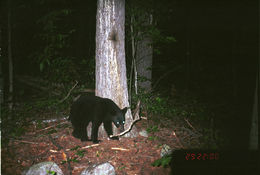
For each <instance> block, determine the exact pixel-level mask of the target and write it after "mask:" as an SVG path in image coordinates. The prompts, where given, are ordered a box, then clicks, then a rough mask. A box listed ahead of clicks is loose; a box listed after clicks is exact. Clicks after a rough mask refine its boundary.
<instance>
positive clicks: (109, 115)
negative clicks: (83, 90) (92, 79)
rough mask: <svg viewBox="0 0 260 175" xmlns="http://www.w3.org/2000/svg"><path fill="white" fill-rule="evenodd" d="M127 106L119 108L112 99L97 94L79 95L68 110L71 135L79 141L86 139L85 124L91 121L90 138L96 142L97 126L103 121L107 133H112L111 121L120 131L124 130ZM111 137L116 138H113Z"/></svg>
mask: <svg viewBox="0 0 260 175" xmlns="http://www.w3.org/2000/svg"><path fill="white" fill-rule="evenodd" d="M126 111H127V108H124V109H122V110H121V109H120V108H119V107H118V106H117V105H116V104H115V103H114V102H113V101H112V100H110V99H107V98H101V97H97V96H81V97H80V98H79V99H78V100H76V101H75V102H74V103H73V104H72V106H71V111H70V117H69V120H70V121H71V123H72V126H73V128H74V131H73V133H72V135H73V136H74V137H76V138H80V139H81V141H88V140H89V139H88V134H87V130H86V128H87V126H88V124H89V122H92V130H91V140H92V141H93V143H98V142H99V141H98V128H99V126H100V125H101V124H102V123H104V127H105V130H106V132H107V135H108V136H109V135H112V134H113V130H112V122H113V123H114V124H115V126H116V127H117V128H119V127H120V131H121V132H122V131H124V123H125V113H126ZM113 139H118V138H117V137H116V138H113Z"/></svg>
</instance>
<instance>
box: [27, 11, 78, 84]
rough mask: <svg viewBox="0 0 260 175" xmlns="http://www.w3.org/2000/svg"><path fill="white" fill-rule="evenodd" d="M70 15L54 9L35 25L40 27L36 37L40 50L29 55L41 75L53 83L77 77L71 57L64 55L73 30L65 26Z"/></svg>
mask: <svg viewBox="0 0 260 175" xmlns="http://www.w3.org/2000/svg"><path fill="white" fill-rule="evenodd" d="M70 14H71V10H70V9H55V10H52V11H48V12H46V14H45V15H43V16H42V17H41V18H40V19H38V20H37V24H38V25H39V26H41V32H40V33H39V34H37V35H36V37H37V38H38V40H39V41H40V43H41V48H40V49H39V50H38V51H36V52H35V53H34V54H33V55H31V57H32V59H35V58H37V62H38V64H39V69H40V71H41V72H42V74H43V75H45V76H46V77H48V78H49V79H51V80H52V81H55V82H57V81H58V82H69V81H71V80H72V78H73V77H76V76H78V75H77V71H76V70H77V69H74V68H76V65H75V64H74V62H73V59H74V58H73V57H70V56H68V54H66V50H67V49H68V48H69V47H70V45H69V43H70V42H69V41H70V36H71V34H73V33H74V32H75V29H73V28H70V27H69V26H66V25H65V26H64V25H61V24H62V23H63V24H64V23H65V24H66V22H64V21H66V19H67V18H68V16H69V15H70Z"/></svg>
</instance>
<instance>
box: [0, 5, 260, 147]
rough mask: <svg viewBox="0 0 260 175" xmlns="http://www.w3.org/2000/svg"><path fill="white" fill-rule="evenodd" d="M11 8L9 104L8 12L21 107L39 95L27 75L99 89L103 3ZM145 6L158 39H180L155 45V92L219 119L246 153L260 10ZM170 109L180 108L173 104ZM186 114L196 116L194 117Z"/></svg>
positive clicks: (4, 8)
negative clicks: (98, 18) (97, 33)
mask: <svg viewBox="0 0 260 175" xmlns="http://www.w3.org/2000/svg"><path fill="white" fill-rule="evenodd" d="M7 2H8V1H1V4H0V6H1V18H0V21H1V23H0V25H1V43H0V44H1V60H0V61H1V69H2V71H1V78H2V79H3V80H4V84H3V85H4V99H5V103H4V104H7V103H8V101H7V96H8V75H9V74H8V35H7V33H8V27H7V26H8V25H7V23H8V21H7V19H8V17H7V14H8V9H11V26H12V28H11V32H12V39H11V45H12V58H13V65H14V94H13V95H14V102H17V103H18V102H19V103H23V102H25V101H30V100H32V96H31V95H32V94H37V95H39V94H40V92H39V91H33V90H31V89H30V88H28V87H27V86H26V85H24V84H23V83H21V81H20V80H21V79H23V78H24V77H25V76H27V77H28V76H30V77H34V78H41V79H44V80H48V82H49V83H51V82H52V83H58V84H62V85H63V87H64V89H63V90H64V91H63V94H66V93H67V92H68V90H69V89H70V88H71V86H72V85H73V84H74V83H75V80H77V81H78V82H79V84H80V86H81V87H84V88H90V89H94V88H95V28H96V8H97V7H96V1H93V0H88V1H86V0H73V1H72V0H55V1H53V0H38V1H35V0H16V1H14V0H13V1H12V2H11V5H10V6H9V7H8V3H7ZM130 2H132V3H134V1H128V0H126V19H127V18H129V13H128V12H129V11H128V5H129V3H130ZM142 6H143V8H144V9H146V8H147V9H153V15H154V18H155V19H156V25H155V27H156V31H157V32H158V35H159V36H160V37H162V38H167V37H173V38H174V39H175V40H176V41H175V42H167V41H165V40H163V39H158V38H157V39H155V40H154V43H153V47H154V53H153V64H152V80H151V81H152V85H154V84H155V83H157V82H159V83H158V84H157V85H156V87H154V88H153V91H152V93H153V94H156V96H159V97H160V99H163V100H164V101H167V102H168V101H170V102H176V99H177V101H178V100H179V101H178V102H180V103H181V104H182V105H181V106H185V105H188V104H189V105H193V108H195V111H199V110H200V109H201V110H205V111H207V115H206V117H205V119H203V120H206V121H210V120H211V118H214V125H215V127H216V128H217V129H219V130H220V131H221V132H222V133H223V136H224V137H222V138H223V139H225V140H226V142H227V145H228V146H231V147H234V148H242V147H243V148H244V147H247V146H248V145H247V144H248V141H249V140H248V139H249V128H250V124H251V118H252V109H253V99H254V90H255V86H256V75H257V74H258V72H257V71H258V66H259V62H258V61H259V45H258V39H259V35H258V33H259V28H258V22H259V19H258V16H259V14H258V6H259V4H258V3H257V2H256V1H246V0H245V1H211V0H209V1H192V0H173V1H167V0H160V1H153V0H149V1H146V2H143V4H142ZM126 22H127V20H126ZM128 25H129V24H127V23H126V60H127V69H128V71H127V73H128V78H129V72H130V71H129V70H130V63H131V43H130V42H129V40H130V38H129V32H130V29H129V26H128ZM158 80H159V81H158ZM45 95H46V94H44V95H43V96H45ZM48 95H49V97H50V96H51V95H50V94H48ZM62 97H63V96H62V95H61V96H60V98H62ZM157 99H158V98H157ZM4 104H3V106H4ZM168 104H170V105H171V104H172V106H171V107H172V108H175V107H176V106H174V103H168ZM200 105H203V107H205V108H202V107H200ZM177 106H178V105H177ZM2 109H4V108H2ZM185 109H186V108H185ZM163 110H165V109H163ZM184 111H185V110H184ZM187 111H188V112H187ZM205 111H203V112H205ZM186 112H187V113H188V114H187V115H190V116H192V112H191V111H189V110H186ZM196 114H197V115H199V112H196ZM3 116H4V115H3ZM3 120H4V119H3Z"/></svg>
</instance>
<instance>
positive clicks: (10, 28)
mask: <svg viewBox="0 0 260 175" xmlns="http://www.w3.org/2000/svg"><path fill="white" fill-rule="evenodd" d="M7 18H8V19H7V23H8V24H7V27H8V29H7V30H8V62H9V95H8V103H9V109H10V110H12V108H13V58H12V43H11V41H12V40H11V35H12V27H11V0H8V17H7Z"/></svg>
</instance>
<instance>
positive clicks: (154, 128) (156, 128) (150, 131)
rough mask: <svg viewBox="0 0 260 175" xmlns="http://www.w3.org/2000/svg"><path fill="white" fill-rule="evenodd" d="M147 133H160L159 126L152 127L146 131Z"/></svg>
mask: <svg viewBox="0 0 260 175" xmlns="http://www.w3.org/2000/svg"><path fill="white" fill-rule="evenodd" d="M146 131H147V132H148V133H154V132H158V131H159V129H158V126H156V125H155V126H150V127H148V128H147V129H146Z"/></svg>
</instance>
